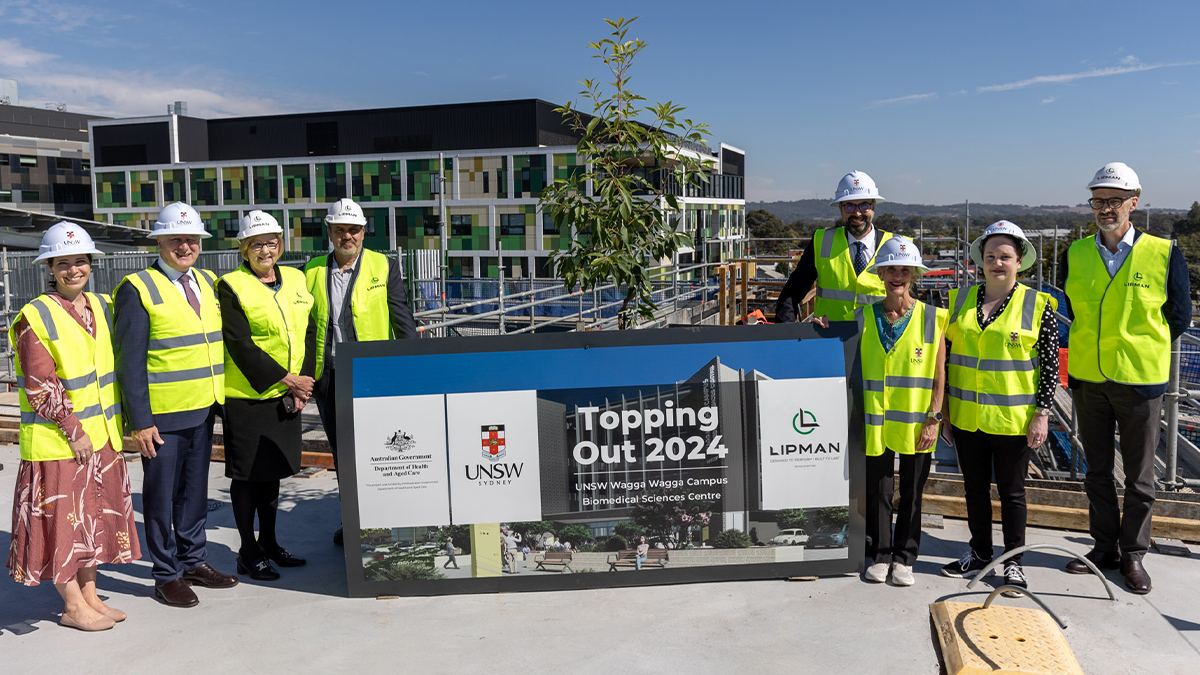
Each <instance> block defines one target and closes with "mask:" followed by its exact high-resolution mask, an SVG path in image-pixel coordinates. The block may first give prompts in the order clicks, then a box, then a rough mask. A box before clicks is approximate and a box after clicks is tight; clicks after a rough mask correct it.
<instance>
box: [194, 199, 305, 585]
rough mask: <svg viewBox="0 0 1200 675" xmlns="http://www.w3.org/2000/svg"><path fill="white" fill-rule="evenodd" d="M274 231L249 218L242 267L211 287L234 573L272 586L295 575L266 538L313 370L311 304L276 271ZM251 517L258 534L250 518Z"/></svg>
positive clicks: (293, 562) (277, 232)
mask: <svg viewBox="0 0 1200 675" xmlns="http://www.w3.org/2000/svg"><path fill="white" fill-rule="evenodd" d="M282 234H283V228H281V227H280V226H279V223H278V222H277V221H276V220H275V218H273V217H272V216H271V215H270V214H267V213H264V212H262V211H251V212H250V213H248V214H247V215H246V217H244V218H242V222H241V229H240V231H239V232H238V242H239V251H240V253H241V255H242V260H243V261H244V262H243V264H242V266H241V267H239V268H237V269H236V270H234V271H232V272H230V273H229V274H226V275H225V276H223V277H221V278H220V279H218V280H217V300H218V302H220V304H221V320H222V322H223V327H222V332H223V336H224V340H225V416H224V424H225V426H224V435H225V475H226V476H228V477H229V478H230V479H231V481H232V482H231V483H230V486H229V496H230V499H231V501H232V502H233V517H234V521H235V522H236V523H237V528H238V534H239V535H240V536H241V548H240V549H239V550H238V556H237V567H238V573H239V574H249V575H250V578H251V579H258V580H261V581H273V580H275V579H278V578H279V572H278V571H277V570H276V569H275V567H273V566H272V565H271V563H272V562H274V563H275V564H276V565H279V566H280V567H298V566H300V565H304V564H305V562H306V561H305V560H304V558H301V557H299V556H295V555H292V554H291V553H289V552H288V551H287V550H286V549H284V548H283V547H282V546H280V545H279V542H278V541H277V540H276V538H275V518H276V512H277V510H278V507H279V481H280V480H282V479H283V478H286V477H288V476H291V475H292V474H294V473H296V472H297V471H299V470H300V443H301V431H302V429H301V425H300V411H301V410H302V409H303V408H304V405H305V403H307V402H308V399H309V397H310V396H312V389H313V371H314V370H315V368H316V325H315V322H314V320H313V318H312V316H311V312H310V310H311V309H312V305H313V297H312V295H311V294H310V293H309V292H308V287H307V284H306V283H305V280H304V273H303V272H301V271H300V270H297V269H293V268H291V267H280V266H279V265H278V264H276V261H277V260H278V259H279V255H280V253H281V252H282V250H283V239H282ZM255 514H257V515H258V536H257V537H255V535H254V516H255Z"/></svg>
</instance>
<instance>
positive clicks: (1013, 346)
mask: <svg viewBox="0 0 1200 675" xmlns="http://www.w3.org/2000/svg"><path fill="white" fill-rule="evenodd" d="M1037 257H1038V254H1037V251H1036V249H1035V248H1034V246H1033V244H1031V243H1030V242H1029V240H1028V239H1026V238H1025V233H1024V232H1022V231H1021V228H1020V227H1017V226H1016V225H1014V224H1013V223H1010V222H1008V221H1006V220H1001V221H999V222H997V223H994V224H992V225H990V226H989V227H988V228H987V229H986V230H985V231H984V233H983V236H981V237H979V238H978V239H976V240H975V241H974V242H973V243H972V244H971V260H972V262H974V263H975V266H976V268H977V269H978V270H979V271H980V272H981V273H982V274H983V276H984V280H985V282H984V283H983V284H982V285H979V286H974V287H971V288H960V289H956V290H955V291H952V292H951V294H950V308H951V309H950V329H949V332H948V335H947V342H948V343H949V358H948V360H947V368H946V376H947V380H948V384H949V394H950V395H949V397H948V399H949V402H950V426H951V427H952V429H953V435H954V440H953V442H954V445H955V447H956V450H957V452H958V465H959V470H960V471H961V472H962V476H963V489H964V491H965V493H966V502H967V525H968V527H969V528H970V530H971V542H970V548H969V549H968V550H967V552H966V553H964V554H963V556H962V558H960V559H959V560H956V561H954V562H951V563H949V564H948V565H946V566H945V567H943V568H942V574H945V575H946V576H949V577H956V578H968V579H969V578H973V577H974V576H976V575H977V574H979V572H980V571H982V570H983V569H984V568H985V567H987V566H988V565H989V564H990V563H991V560H992V501H991V483H992V475H993V473H994V474H995V477H996V489H997V491H998V492H999V495H1000V520H1001V524H1002V529H1003V532H1004V550H1005V551H1011V550H1013V549H1015V548H1020V547H1021V546H1024V545H1025V518H1026V507H1025V476H1026V474H1027V473H1028V470H1029V468H1028V467H1029V457H1030V454H1031V448H1036V447H1038V446H1040V445H1041V444H1042V443H1045V442H1046V435H1047V433H1048V431H1049V416H1050V408H1051V406H1053V405H1054V390H1055V387H1056V385H1057V382H1058V320H1057V319H1056V318H1055V316H1054V309H1055V303H1054V299H1053V298H1051V297H1050V295H1048V294H1046V293H1042V292H1039V291H1036V290H1034V289H1032V288H1029V287H1028V286H1023V285H1021V284H1019V283H1017V273H1018V272H1021V271H1023V270H1026V269H1029V268H1030V267H1032V266H1033V265H1034V263H1035V262H1037ZM1004 583H1005V584H1007V585H1010V586H1018V587H1020V588H1026V587H1028V583H1027V581H1026V579H1025V572H1024V569H1022V567H1021V556H1019V555H1018V556H1014V557H1012V558H1009V559H1008V560H1006V561H1005V563H1004Z"/></svg>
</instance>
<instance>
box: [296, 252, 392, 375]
mask: <svg viewBox="0 0 1200 675" xmlns="http://www.w3.org/2000/svg"><path fill="white" fill-rule="evenodd" d="M361 255H362V259H361V260H359V261H358V277H357V278H356V279H355V280H354V288H353V290H352V291H351V293H350V312H351V315H352V316H353V317H354V334H355V335H356V336H357V338H358V341H359V342H367V341H370V340H388V339H391V338H393V337H395V336H394V335H392V323H391V312H390V311H389V309H388V295H387V280H388V260H387V256H385V255H383V254H382V253H376V252H375V251H369V250H367V249H365V248H364V249H363V250H362V254H361ZM334 265H337V261H336V260H334V258H333V254H332V253H330V254H329V255H322V256H317V257H316V258H313V259H312V260H309V261H308V264H307V265H305V266H304V276H305V278H306V279H307V283H308V291H309V292H310V293H312V296H313V302H314V305H313V316H315V317H316V319H317V371H316V372H317V375H318V376H320V375H321V369H322V368H323V367H324V361H325V341H326V340H327V339H329V288H328V280H329V268H330V267H331V266H334Z"/></svg>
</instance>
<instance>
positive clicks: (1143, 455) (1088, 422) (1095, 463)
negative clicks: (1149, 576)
mask: <svg viewBox="0 0 1200 675" xmlns="http://www.w3.org/2000/svg"><path fill="white" fill-rule="evenodd" d="M1072 394H1073V395H1074V396H1075V409H1076V411H1077V413H1078V414H1079V438H1080V440H1081V441H1083V454H1084V456H1085V457H1087V463H1088V466H1087V474H1086V475H1085V476H1084V479H1083V486H1084V489H1085V490H1086V491H1087V496H1088V521H1089V528H1090V530H1091V534H1092V538H1093V539H1095V540H1096V549H1097V550H1100V551H1105V552H1116V551H1117V550H1118V549H1119V550H1120V552H1121V555H1123V556H1127V557H1131V558H1139V559H1140V558H1141V557H1142V556H1144V555H1145V554H1146V549H1147V548H1148V547H1149V546H1150V515H1151V511H1152V510H1153V508H1154V451H1155V449H1156V448H1157V447H1158V435H1159V431H1160V428H1159V417H1160V414H1161V412H1162V396H1156V397H1154V398H1146V397H1144V396H1139V395H1138V394H1137V392H1135V391H1134V390H1133V387H1131V386H1129V385H1126V384H1117V383H1115V382H1105V383H1103V384H1097V383H1092V382H1081V383H1079V385H1078V386H1077V387H1076V388H1075V389H1074V390H1073V391H1072ZM1117 427H1119V428H1120V429H1121V462H1122V464H1123V465H1124V467H1125V515H1124V518H1122V516H1121V509H1120V506H1119V504H1118V502H1117V486H1116V481H1115V479H1114V477H1113V464H1114V463H1115V462H1116V450H1115V447H1114V443H1113V440H1114V434H1115V431H1116V428H1117Z"/></svg>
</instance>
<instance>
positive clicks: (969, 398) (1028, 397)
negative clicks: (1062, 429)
mask: <svg viewBox="0 0 1200 675" xmlns="http://www.w3.org/2000/svg"><path fill="white" fill-rule="evenodd" d="M950 398H956V399H958V400H960V401H966V402H968V403H978V404H979V405H991V406H997V407H1003V408H1016V407H1022V406H1030V405H1034V404H1035V403H1036V402H1037V396H1036V395H1034V394H989V393H986V392H983V393H976V392H973V391H967V390H965V389H959V388H958V387H950Z"/></svg>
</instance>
